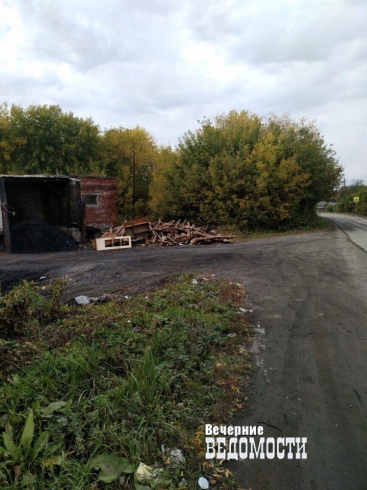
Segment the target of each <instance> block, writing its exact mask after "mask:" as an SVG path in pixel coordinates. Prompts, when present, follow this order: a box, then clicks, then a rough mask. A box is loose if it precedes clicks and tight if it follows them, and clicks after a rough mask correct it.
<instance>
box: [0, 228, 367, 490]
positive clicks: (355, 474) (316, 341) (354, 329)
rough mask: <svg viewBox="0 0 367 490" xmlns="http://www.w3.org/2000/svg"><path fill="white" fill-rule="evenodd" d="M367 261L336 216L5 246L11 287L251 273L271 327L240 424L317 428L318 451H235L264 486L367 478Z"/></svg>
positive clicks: (260, 317) (257, 352)
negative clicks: (29, 251) (228, 232)
mask: <svg viewBox="0 0 367 490" xmlns="http://www.w3.org/2000/svg"><path fill="white" fill-rule="evenodd" d="M366 270H367V254H366V253H365V252H364V251H363V250H361V249H360V248H359V247H357V246H356V245H354V244H353V243H352V242H351V241H350V239H349V238H348V236H347V235H346V234H345V233H344V232H343V231H341V230H340V229H339V228H337V227H336V226H332V228H331V229H330V230H328V231H325V232H320V233H313V234H304V235H291V236H287V237H277V238H271V239H266V240H254V241H249V242H242V243H238V244H233V245H219V246H206V247H205V246H203V247H177V248H167V249H140V250H138V249H133V250H122V251H113V252H105V253H102V252H100V253H98V252H93V251H85V252H78V253H75V252H69V253H58V254H48V255H38V256H37V255H34V256H29V255H28V256H21V255H17V256H16V255H8V256H6V255H2V256H1V258H0V280H1V281H2V283H3V286H4V287H6V286H9V285H10V284H12V283H13V282H14V281H16V280H17V278H19V277H20V276H23V275H24V274H25V275H26V276H27V277H28V278H39V277H40V276H43V275H46V276H48V277H49V276H50V275H54V276H58V275H65V274H67V275H68V276H69V278H70V280H71V286H70V291H69V294H70V296H72V295H76V294H89V295H99V294H102V293H103V292H105V291H109V290H111V289H112V290H119V291H120V292H121V294H124V293H126V292H130V291H133V290H144V289H148V288H150V287H152V286H154V285H158V284H159V282H160V281H161V280H162V279H164V278H165V277H167V276H169V275H171V274H174V273H178V272H204V271H205V272H208V271H209V272H211V273H216V274H220V275H223V276H225V277H227V278H229V279H235V280H236V281H239V282H242V283H244V284H245V286H246V289H247V290H248V291H249V303H250V304H251V305H252V306H253V309H254V313H252V314H251V315H253V323H254V325H259V326H260V327H257V328H256V336H255V338H254V340H255V342H254V347H253V351H254V353H253V363H254V365H257V369H256V370H255V373H254V378H253V383H252V385H251V399H250V402H251V407H252V410H250V411H249V412H247V413H245V414H242V415H241V416H240V417H239V418H238V420H237V424H240V425H254V424H255V423H256V421H259V420H260V421H266V422H268V423H269V424H272V425H275V426H277V427H279V428H280V429H282V430H283V431H284V432H285V434H286V436H287V437H291V436H293V437H307V438H308V444H307V454H308V459H307V460H301V461H300V460H242V461H238V462H236V463H231V467H232V468H234V470H235V472H236V474H237V475H238V476H239V479H240V482H241V486H242V487H243V488H246V489H249V488H252V489H253V490H262V489H269V490H270V489H271V490H316V489H319V490H328V489H330V490H331V489H332V490H346V489H348V490H365V489H367V418H366V416H367V409H366V407H367V360H366V357H367V356H366V352H367V281H366ZM263 426H264V428H265V435H266V436H273V437H279V436H281V435H282V434H281V432H280V431H279V430H278V429H275V428H272V427H268V426H266V425H264V424H263Z"/></svg>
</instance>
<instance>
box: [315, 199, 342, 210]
mask: <svg viewBox="0 0 367 490" xmlns="http://www.w3.org/2000/svg"><path fill="white" fill-rule="evenodd" d="M337 204H338V203H337V201H329V202H326V201H320V202H318V203H317V204H316V211H325V209H326V208H327V207H328V206H336V205H337Z"/></svg>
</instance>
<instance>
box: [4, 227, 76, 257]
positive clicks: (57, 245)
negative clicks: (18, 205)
mask: <svg viewBox="0 0 367 490" xmlns="http://www.w3.org/2000/svg"><path fill="white" fill-rule="evenodd" d="M10 237H11V251H12V252H14V253H42V252H68V251H72V250H79V245H78V244H77V242H76V241H75V240H74V239H73V238H72V237H71V236H70V235H68V234H67V233H65V232H63V231H62V230H60V229H59V228H58V227H57V226H51V225H50V224H48V223H47V222H46V221H41V220H29V221H19V222H18V223H16V224H15V225H13V226H12V227H11V230H10Z"/></svg>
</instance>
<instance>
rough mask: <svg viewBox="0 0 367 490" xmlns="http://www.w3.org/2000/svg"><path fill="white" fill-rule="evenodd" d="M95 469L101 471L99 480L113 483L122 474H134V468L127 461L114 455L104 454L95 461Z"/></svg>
mask: <svg viewBox="0 0 367 490" xmlns="http://www.w3.org/2000/svg"><path fill="white" fill-rule="evenodd" d="M93 468H94V469H96V470H98V469H100V470H101V471H100V472H99V474H98V480H100V481H103V482H105V483H112V482H113V481H115V480H117V479H118V478H119V476H120V475H121V473H134V467H133V466H132V465H131V464H130V463H129V462H128V461H127V460H126V459H125V458H120V457H119V456H116V455H114V454H107V453H102V454H100V455H99V456H98V457H97V458H96V459H95V460H94V461H93Z"/></svg>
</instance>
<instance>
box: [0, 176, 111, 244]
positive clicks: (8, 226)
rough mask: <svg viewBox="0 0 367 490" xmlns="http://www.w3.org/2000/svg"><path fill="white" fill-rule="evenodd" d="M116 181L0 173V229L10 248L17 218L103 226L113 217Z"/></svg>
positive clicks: (61, 223)
mask: <svg viewBox="0 0 367 490" xmlns="http://www.w3.org/2000/svg"><path fill="white" fill-rule="evenodd" d="M115 193H116V183H115V179H114V178H111V177H84V176H81V177H69V176H60V175H57V176H53V175H0V204H1V214H0V233H1V234H2V235H3V243H4V250H5V251H8V252H10V251H11V242H12V229H14V228H15V226H16V225H18V224H19V223H20V222H29V221H42V222H45V223H47V224H49V225H51V226H58V227H64V228H78V229H79V230H80V231H82V232H83V229H84V231H85V227H87V226H93V227H96V228H100V229H104V228H108V227H110V226H114V224H115V221H116V203H115Z"/></svg>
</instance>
